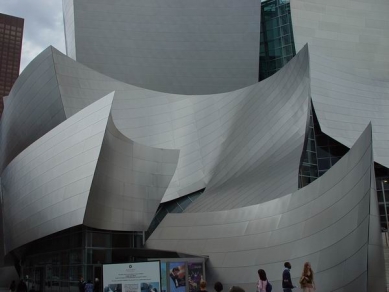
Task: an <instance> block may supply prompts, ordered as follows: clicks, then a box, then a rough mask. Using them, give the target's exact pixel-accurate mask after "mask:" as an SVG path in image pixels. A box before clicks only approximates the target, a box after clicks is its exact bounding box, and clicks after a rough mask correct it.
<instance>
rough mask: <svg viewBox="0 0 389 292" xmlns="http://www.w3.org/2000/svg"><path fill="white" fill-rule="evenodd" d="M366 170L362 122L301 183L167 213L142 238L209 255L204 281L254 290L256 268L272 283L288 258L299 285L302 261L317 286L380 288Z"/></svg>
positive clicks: (368, 147) (370, 178) (369, 162)
mask: <svg viewBox="0 0 389 292" xmlns="http://www.w3.org/2000/svg"><path fill="white" fill-rule="evenodd" d="M285 146H287V145H285ZM372 174H373V157H372V133H371V125H369V127H368V128H367V129H366V130H365V132H364V133H363V134H362V136H361V137H360V138H359V139H358V140H357V142H356V143H355V145H354V146H353V147H352V148H351V150H350V151H349V152H348V153H347V154H346V155H345V156H344V157H343V158H342V159H341V160H340V161H339V162H338V163H337V164H336V165H335V166H333V167H332V168H331V169H330V170H329V171H328V172H327V173H326V174H324V175H323V176H322V177H320V178H318V179H317V180H316V181H315V182H313V183H311V184H310V185H308V186H307V187H305V188H303V189H300V190H298V191H296V192H294V193H292V194H289V195H286V196H283V197H281V198H278V199H275V200H271V201H267V202H264V203H262V204H259V205H252V206H248V207H244V208H238V209H233V210H224V211H214V212H198V213H182V214H168V215H167V216H166V217H165V219H164V220H163V221H162V223H161V224H160V225H159V226H158V228H157V229H156V231H155V232H154V233H153V234H152V235H151V237H150V238H149V240H148V241H147V243H146V244H147V247H148V248H160V249H164V250H175V251H179V252H183V253H189V252H190V253H192V254H193V253H195V254H199V255H208V256H209V262H208V265H207V266H208V273H209V277H208V278H207V280H208V281H209V282H211V283H212V282H214V281H221V282H222V283H223V284H225V286H229V285H239V286H241V287H243V288H245V289H247V290H250V289H253V288H252V287H255V283H256V281H257V277H258V276H257V274H256V271H257V269H258V268H263V269H265V270H266V272H267V275H268V278H269V279H270V281H271V282H272V284H273V287H274V289H277V288H278V287H281V283H280V279H281V274H282V269H283V263H284V262H285V261H290V262H291V263H292V266H293V269H292V270H291V273H292V278H293V281H294V283H295V284H298V278H299V277H300V275H301V274H300V273H301V270H302V267H303V264H304V262H305V261H309V262H311V264H312V267H313V270H314V271H315V279H316V280H315V282H316V284H317V287H318V289H319V290H320V291H340V290H341V291H350V292H351V291H385V289H386V287H385V268H384V265H383V261H382V258H381V259H380V258H379V256H380V253H381V255H382V241H380V240H379V219H378V212H377V202H376V192H375V189H374V175H372ZM276 183H278V184H280V185H282V183H283V182H282V181H278V182H276ZM257 186H259V187H260V186H261V184H260V180H259V183H258V184H257ZM253 187H254V188H255V187H256V186H255V185H254V186H253ZM259 187H258V188H257V189H256V190H257V192H258V193H260V192H261V189H260V188H259ZM237 195H239V194H238V193H237ZM377 231H378V232H377ZM368 262H369V263H370V265H368ZM373 262H374V263H375V265H376V266H375V267H371V264H372V263H373ZM368 268H369V270H368ZM370 269H372V270H370ZM372 273H375V274H372ZM368 286H369V289H373V290H368Z"/></svg>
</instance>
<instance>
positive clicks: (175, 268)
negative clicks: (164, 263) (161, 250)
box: [172, 267, 180, 275]
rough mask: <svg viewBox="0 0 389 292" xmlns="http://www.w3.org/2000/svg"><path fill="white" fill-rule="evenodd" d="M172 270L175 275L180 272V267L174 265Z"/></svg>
mask: <svg viewBox="0 0 389 292" xmlns="http://www.w3.org/2000/svg"><path fill="white" fill-rule="evenodd" d="M172 272H173V274H174V275H177V274H178V273H179V272H180V269H179V268H178V267H174V268H173V270H172Z"/></svg>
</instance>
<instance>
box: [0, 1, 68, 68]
mask: <svg viewBox="0 0 389 292" xmlns="http://www.w3.org/2000/svg"><path fill="white" fill-rule="evenodd" d="M0 12H1V13H3V14H9V15H13V16H17V17H21V18H24V35H23V46H22V61H21V64H20V72H22V71H23V69H24V68H25V67H26V66H27V65H28V63H30V62H31V60H32V59H34V58H35V57H36V56H37V55H38V54H39V53H40V52H42V51H43V50H44V49H45V48H47V47H48V46H50V45H52V46H53V47H55V48H57V49H58V50H60V51H61V52H63V53H66V49H65V36H64V31H63V17H62V0H0Z"/></svg>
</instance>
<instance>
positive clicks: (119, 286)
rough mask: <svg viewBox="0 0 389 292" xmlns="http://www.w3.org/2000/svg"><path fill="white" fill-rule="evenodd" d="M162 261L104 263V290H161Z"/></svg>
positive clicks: (148, 291)
mask: <svg viewBox="0 0 389 292" xmlns="http://www.w3.org/2000/svg"><path fill="white" fill-rule="evenodd" d="M160 280H161V271H160V262H159V261H153V262H141V263H127V264H111V265H103V287H104V288H103V292H161V283H160Z"/></svg>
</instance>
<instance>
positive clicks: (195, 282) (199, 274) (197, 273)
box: [188, 263, 204, 292]
mask: <svg viewBox="0 0 389 292" xmlns="http://www.w3.org/2000/svg"><path fill="white" fill-rule="evenodd" d="M202 280H204V269H203V263H188V283H189V292H197V291H199V290H200V282H201V281H202Z"/></svg>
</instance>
